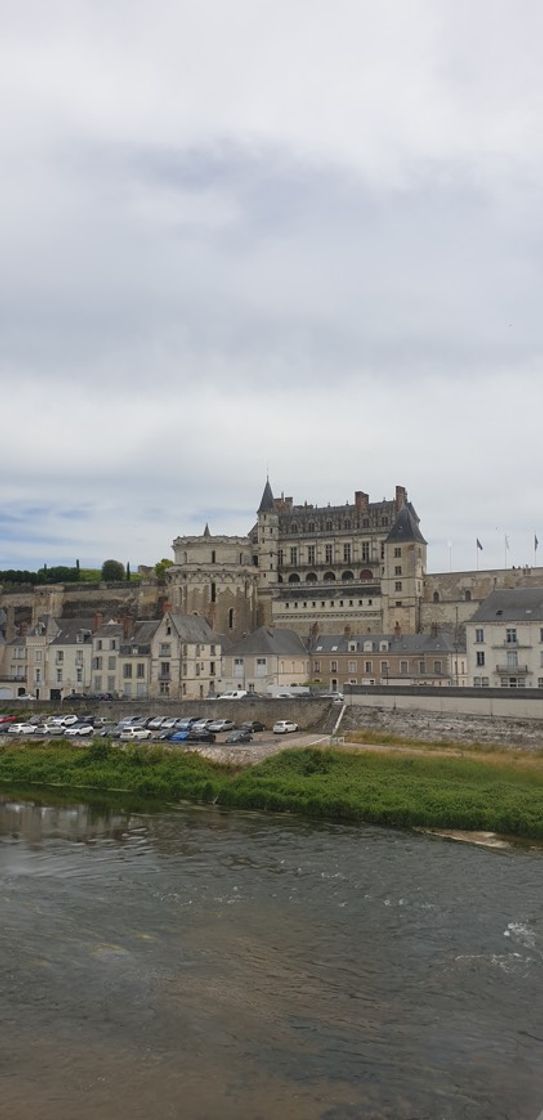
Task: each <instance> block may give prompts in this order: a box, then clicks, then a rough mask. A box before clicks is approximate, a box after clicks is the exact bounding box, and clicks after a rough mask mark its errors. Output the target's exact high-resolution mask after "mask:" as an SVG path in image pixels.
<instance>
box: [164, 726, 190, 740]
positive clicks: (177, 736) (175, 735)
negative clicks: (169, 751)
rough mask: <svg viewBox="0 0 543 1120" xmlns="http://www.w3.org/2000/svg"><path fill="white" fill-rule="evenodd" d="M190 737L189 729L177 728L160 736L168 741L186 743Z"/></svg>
mask: <svg viewBox="0 0 543 1120" xmlns="http://www.w3.org/2000/svg"><path fill="white" fill-rule="evenodd" d="M188 737H189V733H188V731H177V730H176V729H175V728H174V730H173V731H167V732H166V733H165V734H164V735H161V736H160V738H161V739H164V740H165V742H167V743H186V741H187V739H188Z"/></svg>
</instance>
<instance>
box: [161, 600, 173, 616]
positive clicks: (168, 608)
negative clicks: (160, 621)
mask: <svg viewBox="0 0 543 1120" xmlns="http://www.w3.org/2000/svg"><path fill="white" fill-rule="evenodd" d="M171 609H172V604H171V603H169V602H168V600H167V599H164V600H163V602H162V614H167V613H168V611H171Z"/></svg>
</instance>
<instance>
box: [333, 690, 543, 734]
mask: <svg viewBox="0 0 543 1120" xmlns="http://www.w3.org/2000/svg"><path fill="white" fill-rule="evenodd" d="M346 692H347V693H348V694H347V695H346V697H345V699H346V703H347V707H348V708H350V707H353V708H358V707H361V708H366V709H370V708H378V709H382V710H383V711H401V712H409V711H419V712H423V713H437V714H441V715H450V716H456V715H473V716H482V717H489V718H491V719H493V718H506V719H510V718H512V719H523V720H530V721H532V720H536V721H540V722H541V724H542V726H543V689H537V688H530V689H524V688H431V687H428V688H425V687H420V686H417V685H413V686H412V687H402V688H397V687H396V686H391V685H389V686H386V685H372V686H368V687H362V686H355V687H354V688H353V691H352V695H351V693H350V691H349V690H348V689H346Z"/></svg>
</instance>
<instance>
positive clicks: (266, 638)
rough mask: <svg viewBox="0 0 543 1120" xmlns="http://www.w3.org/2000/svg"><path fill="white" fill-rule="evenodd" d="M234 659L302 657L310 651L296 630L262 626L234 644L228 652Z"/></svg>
mask: <svg viewBox="0 0 543 1120" xmlns="http://www.w3.org/2000/svg"><path fill="white" fill-rule="evenodd" d="M228 653H229V654H231V655H232V656H234V657H238V656H251V655H252V654H254V655H256V656H259V655H265V654H272V655H273V654H275V655H278V656H281V655H284V656H293V657H300V656H304V655H307V653H308V649H307V646H306V645H305V644H304V642H303V640H302V638H300V636H299V635H298V634H295V633H294V630H282V629H278V628H277V627H272V626H260V627H259V628H258V630H254V631H253V633H252V634H247V637H245V638H241V639H240V641H239V642H234V644H233V645H232V647H231V649H230V650H229V651H228Z"/></svg>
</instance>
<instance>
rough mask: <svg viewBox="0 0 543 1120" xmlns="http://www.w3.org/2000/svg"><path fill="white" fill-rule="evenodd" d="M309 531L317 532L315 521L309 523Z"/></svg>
mask: <svg viewBox="0 0 543 1120" xmlns="http://www.w3.org/2000/svg"><path fill="white" fill-rule="evenodd" d="M307 531H308V533H314V532H315V522H314V521H310V522H309V524H308V526H307Z"/></svg>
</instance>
